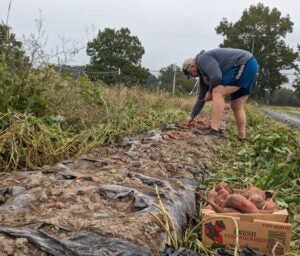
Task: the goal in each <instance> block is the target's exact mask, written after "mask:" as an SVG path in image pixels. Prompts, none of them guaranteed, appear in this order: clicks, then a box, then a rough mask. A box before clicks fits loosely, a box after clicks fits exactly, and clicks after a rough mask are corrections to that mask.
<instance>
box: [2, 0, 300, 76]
mask: <svg viewBox="0 0 300 256" xmlns="http://www.w3.org/2000/svg"><path fill="white" fill-rule="evenodd" d="M9 2H10V1H9V0H0V20H2V21H4V22H6V19H7V14H8V6H9ZM259 2H261V3H263V4H264V5H265V6H268V7H270V8H273V7H276V8H277V9H278V10H279V11H280V12H281V13H282V15H283V16H286V15H287V14H289V15H290V18H291V20H292V21H293V22H294V32H293V34H292V35H291V36H289V37H288V40H287V41H288V43H289V44H290V46H292V47H296V45H297V43H300V15H299V10H300V1H299V0H280V1H279V0H277V1H276V0H273V1H272V0H269V1H256V0H227V1H223V0H206V1H203V0H56V1H55V0H12V4H11V10H10V13H9V19H8V24H9V26H10V27H11V28H12V31H13V32H14V33H15V34H16V36H17V38H18V39H22V36H23V35H25V36H28V35H29V34H30V33H36V27H35V19H36V18H39V16H40V14H39V11H40V10H41V12H42V16H43V18H44V19H45V20H44V24H43V29H44V30H45V31H46V34H47V35H48V43H47V48H48V49H50V48H55V45H59V44H60V43H61V41H60V40H59V36H65V37H66V38H72V39H74V40H77V41H78V42H79V43H80V44H82V45H86V43H87V40H88V39H87V37H86V35H87V34H86V28H89V31H92V27H94V28H95V29H96V30H95V31H94V34H92V33H91V32H90V33H89V34H88V35H89V36H90V39H91V38H92V37H93V35H94V36H95V35H96V34H97V32H98V30H99V29H100V30H103V29H104V28H115V29H120V28H122V27H128V28H129V29H130V31H131V34H132V35H135V36H137V37H138V38H139V40H140V41H141V43H142V45H143V47H144V48H145V54H144V56H143V59H142V65H143V66H144V67H146V68H149V69H150V70H151V71H158V70H159V69H160V68H162V67H166V66H168V65H170V64H171V63H176V64H177V65H179V66H181V63H182V61H183V60H184V59H185V58H187V57H193V56H195V55H196V54H197V53H198V52H199V51H200V50H201V49H207V50H208V49H212V48H216V47H218V45H219V44H220V43H221V42H222V37H220V36H217V35H216V32H215V28H216V26H217V25H218V24H219V23H220V21H221V20H222V18H223V17H226V18H227V19H228V20H229V21H232V22H236V21H237V20H239V19H240V17H241V15H242V12H243V11H244V10H245V9H247V8H249V6H250V5H251V4H257V3H259ZM88 62H89V57H88V56H86V54H85V50H83V51H82V52H81V53H80V54H79V55H78V56H76V58H75V60H74V61H73V62H72V63H70V64H72V65H82V64H86V63H88Z"/></svg>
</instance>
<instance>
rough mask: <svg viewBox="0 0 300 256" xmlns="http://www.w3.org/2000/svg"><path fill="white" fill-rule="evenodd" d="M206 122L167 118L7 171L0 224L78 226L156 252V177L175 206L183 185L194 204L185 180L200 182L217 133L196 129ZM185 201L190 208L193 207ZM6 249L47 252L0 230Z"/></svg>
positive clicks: (2, 250) (62, 234) (161, 235)
mask: <svg viewBox="0 0 300 256" xmlns="http://www.w3.org/2000/svg"><path fill="white" fill-rule="evenodd" d="M207 126H208V120H207V119H206V118H202V119H198V120H196V121H195V122H194V124H193V125H192V127H190V128H189V129H182V128H178V127H177V126H175V125H173V126H172V125H169V126H167V127H165V128H164V129H162V130H153V131H150V132H148V133H145V134H141V135H138V136H135V137H126V138H124V139H122V141H120V142H119V143H116V144H114V145H109V146H104V147H100V148H97V149H95V150H94V152H92V153H90V154H88V155H84V156H80V157H78V158H74V159H68V160H65V161H62V162H60V163H57V164H56V165H54V166H44V167H42V168H39V169H36V170H32V171H26V172H14V173H6V174H2V175H1V176H0V213H1V214H0V226H2V227H3V226H5V227H14V228H19V229H26V230H41V231H43V232H45V233H47V234H50V235H52V236H54V237H56V238H57V239H60V240H64V239H67V238H70V237H73V236H74V235H76V234H78V233H79V232H80V231H81V230H87V231H93V232H96V233H98V234H101V235H104V236H105V237H115V238H120V239H123V240H126V241H129V242H132V243H133V244H135V245H140V246H143V245H146V246H148V247H149V249H150V250H151V255H159V254H160V252H161V251H162V248H163V247H164V243H165V242H166V234H165V232H164V230H163V229H162V228H161V226H160V225H159V224H158V222H157V220H156V219H155V218H154V217H153V215H151V214H150V212H152V213H155V215H158V216H160V215H159V213H160V211H159V209H158V208H157V207H156V206H155V205H159V202H158V197H157V192H156V186H155V185H157V187H158V191H160V193H161V199H162V202H163V203H164V204H166V205H167V208H168V209H169V210H170V211H172V207H173V206H174V205H177V206H179V207H181V204H180V203H183V202H180V201H181V198H184V197H183V196H182V195H183V193H184V192H186V191H187V192H188V193H189V195H192V196H193V202H191V204H192V205H193V207H194V206H195V194H194V191H192V190H195V189H196V186H194V185H193V186H194V187H193V186H192V187H191V188H192V190H191V189H190V188H189V189H188V188H187V187H188V186H185V185H184V184H187V183H184V182H183V181H197V182H198V181H201V180H203V179H206V178H207V176H206V175H209V172H208V170H209V169H211V159H212V157H213V150H212V145H213V144H215V143H217V142H218V140H219V139H218V138H214V137H211V136H204V135H196V134H195V131H198V129H203V128H205V127H207ZM196 133H197V132H196ZM170 191H171V192H172V193H173V195H175V196H177V197H173V200H171V199H170V198H171V197H169V196H168V195H167V194H168V192H170ZM174 198H177V199H176V201H174ZM177 201H178V202H177ZM183 208H184V209H183V211H186V212H185V213H186V214H188V212H187V211H188V209H187V208H188V207H187V206H184V207H183ZM194 208H195V207H194ZM175 214H176V213H175ZM189 214H196V209H193V210H192V212H190V213H189ZM178 223H179V222H177V224H178ZM182 223H185V221H182ZM179 225H181V224H178V226H179ZM183 228H184V227H178V230H177V231H182V229H183ZM2 255H18V256H19V255H22V256H24V255H25V256H26V255H37V256H39V255H48V254H47V253H45V252H42V251H41V250H40V249H38V248H36V247H35V246H33V245H32V244H31V243H30V242H29V240H28V239H26V238H23V237H19V238H17V237H10V236H8V235H6V234H4V233H0V256H2Z"/></svg>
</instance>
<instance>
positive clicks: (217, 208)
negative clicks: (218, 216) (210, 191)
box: [203, 198, 239, 213]
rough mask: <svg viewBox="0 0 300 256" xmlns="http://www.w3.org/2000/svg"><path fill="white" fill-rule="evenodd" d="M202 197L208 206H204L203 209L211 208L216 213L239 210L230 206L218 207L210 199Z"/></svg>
mask: <svg viewBox="0 0 300 256" xmlns="http://www.w3.org/2000/svg"><path fill="white" fill-rule="evenodd" d="M203 199H204V200H205V201H206V202H207V203H208V207H205V209H211V208H212V209H213V210H215V212H217V213H229V212H231V213H233V212H239V211H238V210H236V209H233V208H230V207H220V206H218V205H217V204H216V203H215V202H213V201H210V200H208V199H206V198H203ZM209 206H211V207H209Z"/></svg>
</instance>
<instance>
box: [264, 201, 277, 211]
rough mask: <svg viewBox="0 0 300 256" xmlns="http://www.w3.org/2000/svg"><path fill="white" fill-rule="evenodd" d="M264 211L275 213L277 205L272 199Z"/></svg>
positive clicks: (266, 204)
mask: <svg viewBox="0 0 300 256" xmlns="http://www.w3.org/2000/svg"><path fill="white" fill-rule="evenodd" d="M262 209H264V210H270V211H274V210H276V209H277V205H276V203H275V202H274V201H273V200H272V199H269V200H266V201H265V204H264V206H263V208H262Z"/></svg>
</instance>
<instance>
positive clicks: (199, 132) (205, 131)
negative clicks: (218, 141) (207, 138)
mask: <svg viewBox="0 0 300 256" xmlns="http://www.w3.org/2000/svg"><path fill="white" fill-rule="evenodd" d="M194 134H196V135H211V136H216V137H218V138H220V137H224V132H223V130H215V129H213V128H211V127H209V128H206V129H202V130H200V129H197V130H196V131H194Z"/></svg>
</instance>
